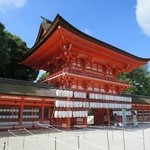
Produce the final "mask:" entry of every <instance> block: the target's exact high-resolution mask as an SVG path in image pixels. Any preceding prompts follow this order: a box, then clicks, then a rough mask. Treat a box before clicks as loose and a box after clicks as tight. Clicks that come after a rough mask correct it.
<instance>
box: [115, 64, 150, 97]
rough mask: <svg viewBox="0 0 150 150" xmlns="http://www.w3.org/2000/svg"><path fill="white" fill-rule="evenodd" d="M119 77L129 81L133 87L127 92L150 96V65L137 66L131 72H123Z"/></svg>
mask: <svg viewBox="0 0 150 150" xmlns="http://www.w3.org/2000/svg"><path fill="white" fill-rule="evenodd" d="M118 78H120V79H123V80H125V81H129V83H130V84H131V87H130V88H129V89H128V90H127V91H125V93H128V94H137V95H145V96H150V72H149V70H148V65H145V66H142V67H140V68H137V69H135V70H133V71H132V72H130V73H123V74H121V75H119V76H118Z"/></svg>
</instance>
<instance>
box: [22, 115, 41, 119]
mask: <svg viewBox="0 0 150 150" xmlns="http://www.w3.org/2000/svg"><path fill="white" fill-rule="evenodd" d="M23 118H39V116H38V115H23Z"/></svg>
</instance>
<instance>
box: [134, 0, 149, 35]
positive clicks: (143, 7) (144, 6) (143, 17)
mask: <svg viewBox="0 0 150 150" xmlns="http://www.w3.org/2000/svg"><path fill="white" fill-rule="evenodd" d="M136 19H137V22H138V24H139V26H140V27H141V28H142V30H143V31H144V33H145V34H146V35H148V36H150V0H137V5H136Z"/></svg>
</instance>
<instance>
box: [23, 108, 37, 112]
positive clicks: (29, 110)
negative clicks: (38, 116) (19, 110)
mask: <svg viewBox="0 0 150 150" xmlns="http://www.w3.org/2000/svg"><path fill="white" fill-rule="evenodd" d="M23 112H39V109H24V110H23Z"/></svg>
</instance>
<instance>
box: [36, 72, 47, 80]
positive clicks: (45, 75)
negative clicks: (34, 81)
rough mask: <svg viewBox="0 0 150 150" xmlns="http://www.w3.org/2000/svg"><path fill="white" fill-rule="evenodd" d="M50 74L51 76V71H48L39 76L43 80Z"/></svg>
mask: <svg viewBox="0 0 150 150" xmlns="http://www.w3.org/2000/svg"><path fill="white" fill-rule="evenodd" d="M48 76H49V73H48V72H44V73H43V74H41V76H40V77H39V79H38V81H42V80H44V79H45V78H46V77H48Z"/></svg>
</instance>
